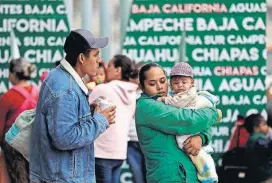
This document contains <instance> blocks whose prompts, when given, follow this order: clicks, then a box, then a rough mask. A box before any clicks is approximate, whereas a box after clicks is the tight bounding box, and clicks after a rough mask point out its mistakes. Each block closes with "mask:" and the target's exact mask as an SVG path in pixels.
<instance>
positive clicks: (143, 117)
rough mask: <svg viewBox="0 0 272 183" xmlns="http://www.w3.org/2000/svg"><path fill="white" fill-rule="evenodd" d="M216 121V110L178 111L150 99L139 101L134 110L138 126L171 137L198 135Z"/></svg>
mask: <svg viewBox="0 0 272 183" xmlns="http://www.w3.org/2000/svg"><path fill="white" fill-rule="evenodd" d="M217 120H218V113H217V111H216V109H213V108H203V109H178V108H175V107H172V106H167V105H165V104H164V103H163V102H157V101H155V100H154V99H151V98H150V99H140V100H139V101H138V104H137V109H136V121H140V124H142V125H146V126H148V127H150V128H152V129H155V130H158V131H161V132H164V133H167V134H172V135H185V134H195V133H199V132H201V131H204V130H206V129H208V128H209V127H210V126H211V125H213V124H215V122H216V121H217ZM137 123H138V122H137Z"/></svg>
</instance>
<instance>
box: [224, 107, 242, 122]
mask: <svg viewBox="0 0 272 183" xmlns="http://www.w3.org/2000/svg"><path fill="white" fill-rule="evenodd" d="M239 111H240V109H227V110H226V111H225V112H224V114H223V119H222V120H221V123H229V122H235V121H236V120H237V116H238V115H239Z"/></svg>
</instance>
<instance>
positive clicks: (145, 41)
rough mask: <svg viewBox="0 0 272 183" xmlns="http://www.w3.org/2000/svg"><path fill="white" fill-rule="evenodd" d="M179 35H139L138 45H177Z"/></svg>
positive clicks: (179, 38) (179, 39)
mask: <svg viewBox="0 0 272 183" xmlns="http://www.w3.org/2000/svg"><path fill="white" fill-rule="evenodd" d="M180 41H181V36H140V37H139V38H138V43H139V45H142V46H148V45H156V46H159V45H167V44H169V45H179V44H180Z"/></svg>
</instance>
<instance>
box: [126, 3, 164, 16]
mask: <svg viewBox="0 0 272 183" xmlns="http://www.w3.org/2000/svg"><path fill="white" fill-rule="evenodd" d="M160 12H161V10H160V8H159V6H158V5H157V4H149V5H148V7H146V6H145V5H144V4H141V5H138V4H132V7H131V13H132V14H149V13H153V14H155V13H160Z"/></svg>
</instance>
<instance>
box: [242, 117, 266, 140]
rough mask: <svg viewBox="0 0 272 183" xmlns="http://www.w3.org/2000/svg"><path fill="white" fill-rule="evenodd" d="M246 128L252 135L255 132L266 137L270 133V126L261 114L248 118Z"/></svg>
mask: <svg viewBox="0 0 272 183" xmlns="http://www.w3.org/2000/svg"><path fill="white" fill-rule="evenodd" d="M244 126H245V128H246V130H247V131H248V133H250V134H251V133H253V132H261V133H264V134H265V135H266V134H267V133H268V131H269V128H268V125H267V123H266V121H265V119H264V117H263V116H262V115H261V114H260V113H257V114H251V115H249V116H247V117H246V118H245V124H244Z"/></svg>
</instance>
